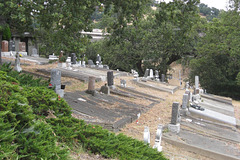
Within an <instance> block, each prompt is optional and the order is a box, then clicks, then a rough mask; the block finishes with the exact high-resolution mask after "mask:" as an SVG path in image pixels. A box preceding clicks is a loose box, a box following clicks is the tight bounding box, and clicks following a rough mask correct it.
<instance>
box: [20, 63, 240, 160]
mask: <svg viewBox="0 0 240 160" xmlns="http://www.w3.org/2000/svg"><path fill="white" fill-rule="evenodd" d="M25 63H27V62H25ZM28 64H30V65H22V68H23V70H26V71H30V72H36V69H39V68H45V69H47V68H48V69H49V68H55V67H57V64H49V65H37V64H35V63H28ZM171 67H172V70H171V71H170V72H171V73H172V74H173V77H174V78H173V79H172V80H170V81H169V84H171V85H178V86H179V85H180V83H179V80H178V78H179V70H181V74H182V79H185V78H187V75H188V70H187V69H185V70H184V72H183V70H182V67H181V65H178V64H176V63H174V64H172V65H171ZM38 74H41V73H39V72H38ZM121 79H125V80H127V86H131V87H134V88H135V89H136V90H137V91H141V92H144V93H147V94H150V95H153V96H157V97H160V98H165V99H166V100H165V101H161V102H160V103H159V104H157V105H155V106H154V107H153V108H151V109H150V110H149V111H148V112H146V113H143V114H142V115H141V116H140V118H139V119H138V122H133V123H131V124H127V125H126V126H125V127H124V128H123V129H122V130H121V133H124V134H126V135H128V136H131V137H133V138H136V139H138V140H143V130H144V126H148V127H149V129H150V132H151V146H152V145H153V144H154V138H155V132H156V130H157V126H158V124H163V125H167V124H168V123H170V117H171V109H172V108H171V106H172V103H173V102H180V103H181V101H182V96H183V93H184V89H181V88H183V86H184V84H183V86H180V90H178V91H177V92H175V93H174V94H170V93H166V92H160V91H154V90H151V89H148V88H140V87H138V86H136V85H135V84H133V83H131V82H130V79H132V77H131V78H130V77H121ZM62 82H63V83H64V82H71V84H70V85H67V86H66V89H65V91H67V92H68V91H76V90H81V91H83V90H86V89H87V87H88V84H86V83H85V84H84V83H82V82H80V81H78V80H76V79H72V78H66V77H62ZM105 83H106V82H98V83H96V84H95V87H96V88H100V87H101V86H102V85H104V84H105ZM114 83H115V84H117V85H119V83H120V78H115V80H114ZM233 105H234V107H235V115H236V118H238V119H240V102H239V101H233ZM162 146H163V154H164V155H165V156H166V157H167V158H169V159H171V160H178V159H181V160H183V159H201V160H208V159H209V158H207V157H204V156H201V155H198V154H196V153H192V152H188V151H185V150H184V149H181V148H178V147H175V146H173V145H170V144H168V143H166V142H164V141H162ZM71 155H72V157H73V158H74V159H86V160H91V159H92V160H93V159H101V160H102V159H104V158H102V157H101V156H99V155H88V154H87V153H80V154H79V153H72V154H71Z"/></svg>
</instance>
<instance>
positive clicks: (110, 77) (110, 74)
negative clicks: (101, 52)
mask: <svg viewBox="0 0 240 160" xmlns="http://www.w3.org/2000/svg"><path fill="white" fill-rule="evenodd" d="M113 78H114V77H113V71H108V72H107V83H108V86H113Z"/></svg>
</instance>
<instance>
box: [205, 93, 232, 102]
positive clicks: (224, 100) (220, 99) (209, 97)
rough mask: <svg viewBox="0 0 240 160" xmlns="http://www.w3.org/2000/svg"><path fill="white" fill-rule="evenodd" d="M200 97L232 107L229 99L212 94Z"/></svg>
mask: <svg viewBox="0 0 240 160" xmlns="http://www.w3.org/2000/svg"><path fill="white" fill-rule="evenodd" d="M201 97H202V98H207V99H211V100H214V101H218V102H221V103H226V104H229V105H232V100H231V99H230V98H228V99H224V98H221V97H220V96H218V97H216V96H214V95H212V94H201Z"/></svg>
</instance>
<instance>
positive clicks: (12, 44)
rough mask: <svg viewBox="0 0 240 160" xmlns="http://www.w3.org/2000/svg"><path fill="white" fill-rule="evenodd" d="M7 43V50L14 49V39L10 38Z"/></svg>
mask: <svg viewBox="0 0 240 160" xmlns="http://www.w3.org/2000/svg"><path fill="white" fill-rule="evenodd" d="M8 44H9V46H8V48H9V51H15V41H13V40H10V41H9V43H8Z"/></svg>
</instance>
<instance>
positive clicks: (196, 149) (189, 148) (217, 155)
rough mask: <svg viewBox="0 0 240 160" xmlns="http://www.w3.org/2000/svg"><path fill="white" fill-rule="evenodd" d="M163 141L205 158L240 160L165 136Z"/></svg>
mask: <svg viewBox="0 0 240 160" xmlns="http://www.w3.org/2000/svg"><path fill="white" fill-rule="evenodd" d="M162 139H163V141H165V142H167V143H170V144H172V145H174V146H177V147H179V148H184V149H185V150H187V151H191V152H194V153H197V154H201V155H203V156H206V157H210V158H213V159H216V160H239V158H238V157H234V156H231V155H226V154H222V153H218V152H214V151H209V150H206V149H204V148H200V147H196V146H193V145H190V144H186V143H182V142H179V141H175V140H172V139H170V138H167V137H165V136H163V137H162Z"/></svg>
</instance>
